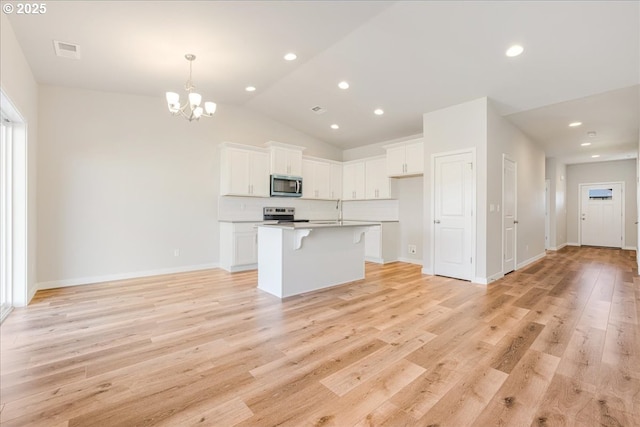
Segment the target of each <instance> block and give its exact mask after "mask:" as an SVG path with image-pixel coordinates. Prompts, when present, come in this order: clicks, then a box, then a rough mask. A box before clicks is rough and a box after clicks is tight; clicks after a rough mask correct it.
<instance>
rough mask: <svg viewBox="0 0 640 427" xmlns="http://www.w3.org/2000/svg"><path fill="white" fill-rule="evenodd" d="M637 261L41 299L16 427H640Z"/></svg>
mask: <svg viewBox="0 0 640 427" xmlns="http://www.w3.org/2000/svg"><path fill="white" fill-rule="evenodd" d="M635 266H636V263H635V252H630V251H621V250H612V249H600V248H565V249H563V250H561V251H559V252H557V253H555V252H550V253H549V254H548V256H547V257H546V258H545V259H543V260H541V261H539V262H537V263H535V264H532V265H531V266H528V267H527V268H525V269H523V270H521V271H518V272H515V273H512V274H510V275H508V276H507V277H505V278H504V279H502V280H500V281H497V282H495V283H493V284H491V285H489V286H479V285H473V284H470V283H468V282H462V281H458V280H453V279H447V278H442V277H432V276H424V275H421V274H420V267H418V266H415V265H410V264H403V263H393V264H387V265H384V266H379V265H374V264H367V267H366V279H365V280H362V281H358V282H354V283H350V284H347V285H343V286H339V287H335V288H332V289H329V290H325V291H320V292H314V293H310V294H307V295H304V296H298V297H292V298H289V299H286V300H283V301H280V300H278V299H277V298H275V297H273V296H271V295H268V294H266V293H263V292H261V291H259V290H257V289H256V282H257V276H256V273H255V272H246V273H235V274H230V273H227V272H224V271H222V270H218V269H215V270H207V271H202V272H194V273H187V274H176V275H167V276H161V277H152V278H145V279H137V280H129V281H121V282H114V283H105V284H99V285H88V286H78V287H71V288H65V289H56V290H48V291H40V292H38V293H37V295H36V296H35V298H34V300H33V302H32V304H31V305H30V306H29V307H28V308H25V309H16V310H15V311H14V312H13V313H12V314H11V315H10V316H9V317H8V319H7V320H6V321H5V322H4V324H3V325H2V327H1V328H0V333H1V336H2V350H1V378H0V380H1V403H0V405H1V413H0V420H1V422H2V426H6V427H9V426H53V427H56V426H150V425H163V426H189V425H212V426H234V425H238V426H275V425H287V426H305V425H310V426H340V427H342V426H440V427H442V426H456V427H460V426H482V427H484V426H494V425H495V426H538V427H541V426H565V425H566V426H639V425H640V327H639V325H638V320H639V319H640V280H639V278H638V277H637V276H636V274H637V271H636V268H635Z"/></svg>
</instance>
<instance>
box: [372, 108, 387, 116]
mask: <svg viewBox="0 0 640 427" xmlns="http://www.w3.org/2000/svg"><path fill="white" fill-rule="evenodd" d="M373 114H375V115H376V116H381V115H383V114H384V110H383V109H382V108H376V109H375V110H373Z"/></svg>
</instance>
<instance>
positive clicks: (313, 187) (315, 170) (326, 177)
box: [302, 159, 332, 199]
mask: <svg viewBox="0 0 640 427" xmlns="http://www.w3.org/2000/svg"><path fill="white" fill-rule="evenodd" d="M302 197H303V198H305V199H330V198H332V197H331V164H330V163H329V162H328V161H324V160H312V159H302Z"/></svg>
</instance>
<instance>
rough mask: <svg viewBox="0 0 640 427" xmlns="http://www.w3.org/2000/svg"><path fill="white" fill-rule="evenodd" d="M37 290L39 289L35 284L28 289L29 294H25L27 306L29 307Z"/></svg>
mask: <svg viewBox="0 0 640 427" xmlns="http://www.w3.org/2000/svg"><path fill="white" fill-rule="evenodd" d="M38 289H39V286H38V284H37V283H36V284H35V285H34V286H32V287H31V288H30V289H29V292H28V293H27V305H29V303H30V302H31V300H32V299H33V297H34V296H35V295H36V292H38Z"/></svg>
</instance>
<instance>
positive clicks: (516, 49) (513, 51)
mask: <svg viewBox="0 0 640 427" xmlns="http://www.w3.org/2000/svg"><path fill="white" fill-rule="evenodd" d="M522 52H524V48H523V47H522V46H520V45H519V44H514V45H513V46H511V47H510V48H509V49H507V51H506V52H505V54H506V55H507V56H508V57H514V56H518V55H520V54H521V53H522Z"/></svg>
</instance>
